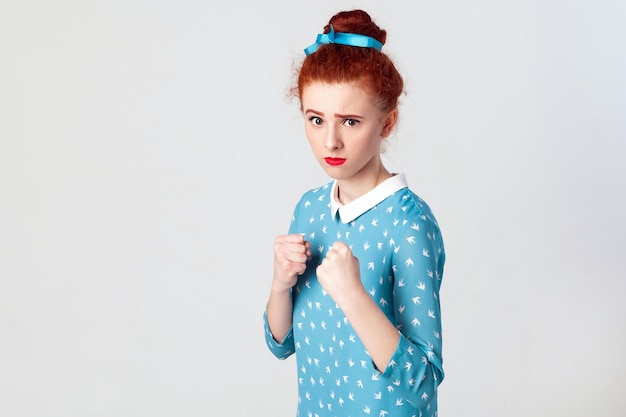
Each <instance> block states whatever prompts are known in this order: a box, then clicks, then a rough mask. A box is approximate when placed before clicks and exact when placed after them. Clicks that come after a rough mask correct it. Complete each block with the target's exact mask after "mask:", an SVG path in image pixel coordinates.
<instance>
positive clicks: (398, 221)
mask: <svg viewBox="0 0 626 417" xmlns="http://www.w3.org/2000/svg"><path fill="white" fill-rule="evenodd" d="M398 223H400V219H395V220H394V221H393V222H392V223H391V224H393V225H394V226H397V225H398Z"/></svg>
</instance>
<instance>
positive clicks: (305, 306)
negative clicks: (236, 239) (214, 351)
mask: <svg viewBox="0 0 626 417" xmlns="http://www.w3.org/2000/svg"><path fill="white" fill-rule="evenodd" d="M335 187H336V183H335V182H331V183H328V184H326V185H325V186H323V187H321V188H317V189H314V190H310V191H308V192H306V193H305V194H304V195H303V196H302V198H301V199H300V201H299V202H298V204H297V206H296V208H295V211H294V215H293V218H292V221H291V226H290V228H289V232H290V233H300V234H302V235H304V237H305V239H306V240H308V241H309V242H311V251H312V259H311V260H310V261H309V262H308V264H307V269H306V271H305V273H304V274H302V275H301V276H299V277H298V281H297V283H296V285H295V286H294V287H293V288H292V291H291V294H292V299H293V306H294V309H293V325H292V327H291V329H290V331H289V333H288V334H287V336H286V337H285V339H284V340H283V342H282V343H277V341H276V340H275V339H274V338H273V336H272V334H271V331H270V329H269V325H268V323H267V316H265V339H266V342H267V345H268V347H269V349H270V351H271V352H272V353H273V354H274V355H275V356H276V357H278V358H280V359H286V358H287V357H289V356H291V355H292V354H294V353H295V354H296V362H297V383H298V409H297V414H296V415H297V416H298V417H335V416H336V417H356V416H376V417H385V416H388V417H411V416H416V417H418V416H436V415H437V386H438V385H439V384H440V383H441V381H442V380H443V377H444V374H443V368H442V355H441V316H440V312H441V310H440V303H439V288H440V285H441V279H442V275H443V267H444V262H445V252H444V246H443V241H442V237H441V233H440V231H439V226H438V224H437V221H436V219H435V217H434V216H433V214H432V212H431V210H430V208H429V207H428V205H427V204H426V203H425V202H424V201H423V200H422V199H420V198H419V197H418V196H417V195H416V194H414V193H413V192H412V191H410V190H409V188H408V185H407V182H406V178H405V176H404V175H402V174H399V175H394V176H393V177H391V178H389V179H388V180H386V181H384V182H383V183H381V184H380V185H378V186H377V187H376V188H374V189H373V190H371V191H370V192H369V193H367V194H365V195H363V196H361V197H359V198H358V199H356V200H354V201H352V202H351V203H349V204H347V205H344V206H342V205H341V204H340V203H338V202H337V201H336V199H335V198H334V197H333V196H334V195H336V191H335ZM337 240H340V241H343V242H344V243H346V244H347V245H348V246H349V247H350V248H351V249H352V252H353V254H354V256H356V257H357V258H358V259H359V265H360V268H361V281H362V282H363V285H364V286H365V289H366V290H368V291H369V294H370V296H371V297H372V299H373V300H374V301H375V302H376V303H377V304H378V306H379V307H380V309H381V310H382V311H383V312H384V313H385V315H386V316H387V317H388V318H389V320H390V321H391V322H392V323H394V324H395V326H396V328H397V329H398V331H399V334H400V341H399V343H398V346H397V347H396V350H395V353H394V354H393V356H392V358H391V360H390V362H389V364H388V365H387V367H386V369H382V370H378V369H376V367H375V365H374V363H373V361H372V360H371V358H370V357H369V355H368V353H367V351H366V349H365V347H364V345H363V344H362V343H361V341H360V340H359V337H358V336H357V334H356V332H355V331H354V330H353V329H352V327H351V326H350V323H349V322H348V320H347V318H346V317H345V315H344V314H343V312H342V311H341V309H339V308H338V307H337V305H336V304H335V303H334V302H333V300H332V298H331V297H330V296H328V295H327V294H326V293H325V292H324V290H323V288H322V287H321V285H320V284H319V282H318V280H317V277H316V275H315V270H316V268H317V266H318V265H319V264H320V263H321V261H322V259H323V258H324V257H325V256H326V252H327V250H328V248H329V247H330V246H331V245H332V244H333V242H335V241H337Z"/></svg>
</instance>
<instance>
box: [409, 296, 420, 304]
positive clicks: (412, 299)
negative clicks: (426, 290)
mask: <svg viewBox="0 0 626 417" xmlns="http://www.w3.org/2000/svg"><path fill="white" fill-rule="evenodd" d="M411 301H413V304H415V305H418V304H422V297H417V296H415V297H413V298H411Z"/></svg>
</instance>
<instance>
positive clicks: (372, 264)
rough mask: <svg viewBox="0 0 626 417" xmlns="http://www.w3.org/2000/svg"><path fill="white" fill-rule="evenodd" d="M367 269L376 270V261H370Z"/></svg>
mask: <svg viewBox="0 0 626 417" xmlns="http://www.w3.org/2000/svg"><path fill="white" fill-rule="evenodd" d="M367 269H368V270H370V271H373V270H374V262H368V263H367Z"/></svg>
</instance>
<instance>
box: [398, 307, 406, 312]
mask: <svg viewBox="0 0 626 417" xmlns="http://www.w3.org/2000/svg"><path fill="white" fill-rule="evenodd" d="M405 308H406V307H404V306H402V305H401V306H399V307H398V313H400V314H402V313H404V309H405Z"/></svg>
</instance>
